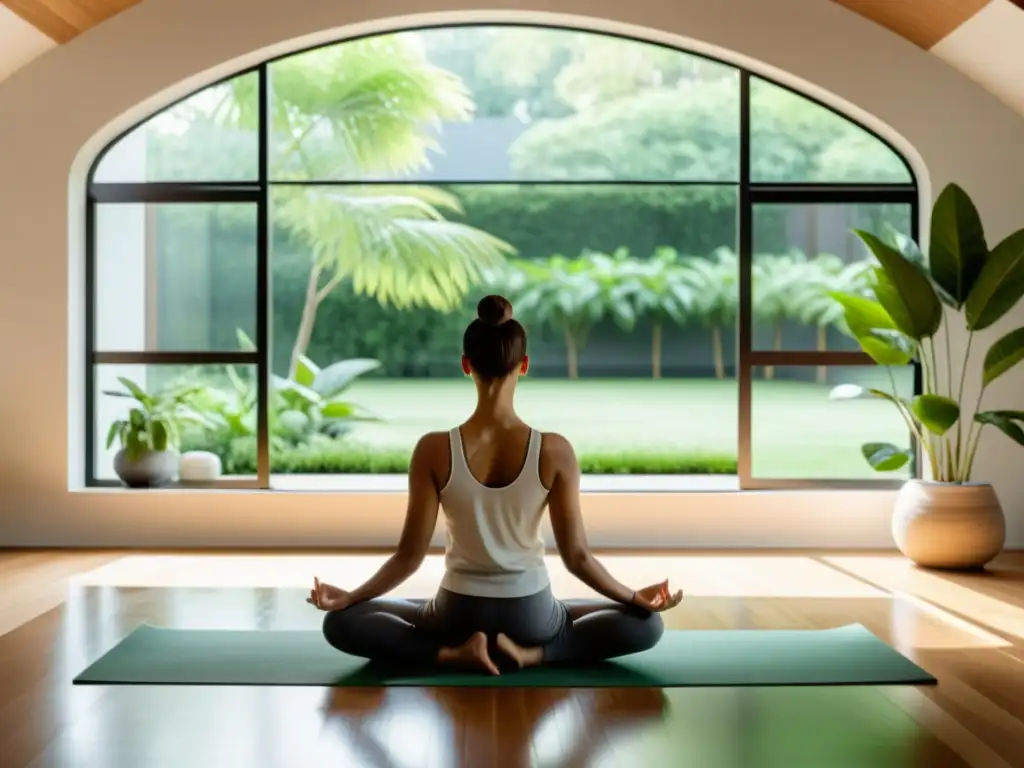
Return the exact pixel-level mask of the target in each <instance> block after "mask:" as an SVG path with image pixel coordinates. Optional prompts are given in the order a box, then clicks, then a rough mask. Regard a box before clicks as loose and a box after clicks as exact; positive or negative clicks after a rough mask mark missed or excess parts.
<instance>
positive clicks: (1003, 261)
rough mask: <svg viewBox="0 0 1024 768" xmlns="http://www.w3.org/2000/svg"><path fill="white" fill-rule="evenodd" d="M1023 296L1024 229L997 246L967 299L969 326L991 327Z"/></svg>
mask: <svg viewBox="0 0 1024 768" xmlns="http://www.w3.org/2000/svg"><path fill="white" fill-rule="evenodd" d="M1022 295H1024V229H1022V230H1020V231H1019V232H1015V233H1014V234H1012V235H1010V236H1009V237H1008V238H1006V239H1005V240H1003V241H1002V242H1001V243H999V245H997V246H996V247H995V248H994V249H993V250H992V253H990V254H989V255H988V259H987V260H986V261H985V266H984V267H983V268H982V270H981V274H980V275H978V279H977V281H976V282H975V284H974V288H972V289H971V293H970V295H969V296H968V297H967V302H966V307H965V313H966V315H967V327H968V329H970V330H972V331H980V330H982V329H983V328H988V327H989V326H990V325H992V324H993V323H994V322H996V321H997V320H999V319H1000V318H1001V317H1002V316H1003V315H1005V314H1006V313H1007V312H1009V311H1010V309H1012V308H1013V305H1014V304H1016V303H1017V302H1018V301H1019V300H1020V297H1021V296H1022Z"/></svg>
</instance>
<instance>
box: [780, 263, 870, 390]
mask: <svg viewBox="0 0 1024 768" xmlns="http://www.w3.org/2000/svg"><path fill="white" fill-rule="evenodd" d="M872 266H873V265H872V263H871V262H870V261H867V260H864V261H855V262H852V263H849V264H847V263H845V262H844V261H843V260H842V259H840V258H839V257H838V256H833V255H832V254H828V253H822V254H819V255H818V256H817V257H816V258H814V259H812V260H811V261H810V262H808V269H807V271H806V272H805V275H804V279H803V280H802V281H801V284H800V288H799V289H798V292H797V295H796V298H795V300H794V304H795V305H796V306H797V307H799V308H800V320H801V321H802V322H804V323H807V324H808V325H815V326H817V328H818V339H817V349H818V351H819V352H825V351H827V350H828V330H829V328H831V327H833V326H840V325H841V324H842V322H843V307H842V305H841V304H840V303H839V302H838V301H836V300H835V299H834V298H832V294H833V293H843V294H857V295H867V294H868V292H869V291H870V285H871V284H870V275H871V268H872ZM827 373H828V370H827V368H826V367H825V366H819V367H818V374H817V378H818V383H820V384H824V383H825V381H826V376H827Z"/></svg>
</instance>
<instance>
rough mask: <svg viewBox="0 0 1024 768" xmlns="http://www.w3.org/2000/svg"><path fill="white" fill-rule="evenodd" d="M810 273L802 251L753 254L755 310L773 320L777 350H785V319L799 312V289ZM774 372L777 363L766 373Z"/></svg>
mask: <svg viewBox="0 0 1024 768" xmlns="http://www.w3.org/2000/svg"><path fill="white" fill-rule="evenodd" d="M807 274H808V266H807V257H806V256H805V255H804V254H803V253H802V252H800V251H791V252H790V253H786V254H781V255H773V254H758V255H757V256H755V257H754V260H753V264H752V279H751V288H752V292H753V302H752V304H753V307H752V309H753V314H754V316H755V317H756V318H758V319H759V320H761V321H763V322H766V323H769V324H771V326H772V349H773V350H774V351H776V352H779V351H781V350H782V342H783V337H782V332H783V325H784V323H785V322H786V320H789V319H792V318H795V317H798V315H799V305H798V299H799V292H800V289H801V286H802V285H803V283H804V281H805V280H806V278H807ZM774 376H775V369H774V367H773V366H767V367H766V368H765V369H764V377H765V378H766V379H772V378H774Z"/></svg>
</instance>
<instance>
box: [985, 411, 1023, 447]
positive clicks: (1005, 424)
mask: <svg viewBox="0 0 1024 768" xmlns="http://www.w3.org/2000/svg"><path fill="white" fill-rule="evenodd" d="M974 420H975V421H977V422H980V423H982V424H991V425H992V426H994V427H996V428H998V429H999V430H1000V431H1002V432H1003V434H1005V435H1006V436H1007V437H1009V438H1010V439H1011V440H1013V441H1014V442H1015V443H1018V444H1020V445H1024V429H1021V424H1019V423H1018V422H1021V423H1024V411H982V412H981V413H979V414H977V415H975V417H974Z"/></svg>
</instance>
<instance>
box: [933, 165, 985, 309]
mask: <svg viewBox="0 0 1024 768" xmlns="http://www.w3.org/2000/svg"><path fill="white" fill-rule="evenodd" d="M929 248H930V250H929V254H930V258H929V268H930V270H931V274H932V277H933V278H934V279H935V282H936V283H938V285H940V286H941V287H942V288H943V290H944V291H945V292H946V293H948V294H949V295H950V296H951V297H952V298H953V299H954V301H955V302H956V303H955V304H954V306H955V307H956V308H957V309H959V308H960V306H961V305H963V303H964V302H965V301H967V297H968V295H970V292H971V288H973V287H974V283H975V281H976V280H977V279H978V275H979V274H981V270H982V267H984V266H985V259H986V257H987V256H988V245H986V243H985V231H984V229H983V228H982V225H981V216H979V215H978V209H977V208H975V207H974V203H973V202H972V201H971V198H970V196H968V194H967V193H966V192H964V190H963V189H961V188H960V187H959V186H957V185H956V184H950V185H948V186H947V187H946V188H945V189H944V190H942V194H940V195H939V198H938V199H937V200H936V201H935V206H934V208H933V209H932V235H931V243H930V246H929Z"/></svg>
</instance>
